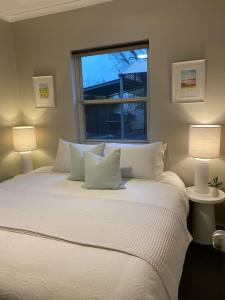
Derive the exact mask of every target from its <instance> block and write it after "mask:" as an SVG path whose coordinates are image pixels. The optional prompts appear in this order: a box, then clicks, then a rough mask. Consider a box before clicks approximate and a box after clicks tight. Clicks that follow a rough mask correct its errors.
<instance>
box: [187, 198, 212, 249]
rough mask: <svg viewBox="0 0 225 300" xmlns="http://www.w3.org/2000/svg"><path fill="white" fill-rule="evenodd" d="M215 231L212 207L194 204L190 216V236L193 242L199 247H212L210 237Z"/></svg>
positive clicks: (210, 205)
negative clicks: (199, 245)
mask: <svg viewBox="0 0 225 300" xmlns="http://www.w3.org/2000/svg"><path fill="white" fill-rule="evenodd" d="M215 230H216V224H215V207H214V205H213V204H200V203H194V206H193V216H192V236H193V240H194V242H196V243H198V244H201V245H212V235H213V231H215Z"/></svg>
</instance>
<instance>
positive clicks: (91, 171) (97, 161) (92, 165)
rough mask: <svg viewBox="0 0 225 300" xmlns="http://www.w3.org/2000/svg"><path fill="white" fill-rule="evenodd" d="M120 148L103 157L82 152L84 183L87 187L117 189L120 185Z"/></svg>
mask: <svg viewBox="0 0 225 300" xmlns="http://www.w3.org/2000/svg"><path fill="white" fill-rule="evenodd" d="M120 152H121V150H120V149H117V150H114V151H113V152H111V153H110V154H108V155H107V156H105V157H102V156H99V155H96V154H94V153H90V152H86V153H85V154H84V169H85V184H84V187H85V188H87V189H113V190H116V189H119V188H120V185H121V171H120Z"/></svg>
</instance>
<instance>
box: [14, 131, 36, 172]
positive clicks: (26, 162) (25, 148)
mask: <svg viewBox="0 0 225 300" xmlns="http://www.w3.org/2000/svg"><path fill="white" fill-rule="evenodd" d="M12 130H13V144H14V149H15V151H17V152H20V154H21V173H23V174H24V173H27V172H31V171H32V170H33V161H32V150H34V149H36V135H35V128H34V127H33V126H20V127H13V129H12Z"/></svg>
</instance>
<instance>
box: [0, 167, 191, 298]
mask: <svg viewBox="0 0 225 300" xmlns="http://www.w3.org/2000/svg"><path fill="white" fill-rule="evenodd" d="M67 176H68V174H58V173H52V172H50V171H49V170H48V169H42V172H41V171H39V172H34V173H32V174H29V175H24V176H18V177H16V178H14V179H13V180H10V181H8V182H5V183H3V184H1V185H0V200H1V202H0V203H4V200H7V198H8V200H10V197H11V199H12V200H13V201H14V202H13V205H12V206H11V207H10V209H9V210H8V213H7V212H6V211H7V208H9V207H8V206H7V204H5V209H6V210H5V212H6V215H9V217H10V213H9V212H10V211H12V210H13V207H15V209H14V211H12V213H11V216H12V217H13V216H14V217H15V218H16V217H17V216H18V210H17V209H19V208H20V209H21V207H20V206H21V205H22V203H23V201H22V199H21V198H24V199H25V198H26V201H27V200H28V201H29V199H28V198H29V197H32V195H33V199H32V200H31V203H33V204H32V205H28V204H27V206H25V207H26V208H27V212H24V210H25V208H23V209H22V210H20V213H21V211H22V212H23V213H22V214H21V220H24V219H26V213H27V215H29V217H31V216H32V215H33V216H34V218H33V219H34V220H35V222H34V224H36V225H37V223H38V219H42V217H41V214H40V213H41V209H40V207H39V205H42V208H43V209H44V208H45V210H46V209H47V210H48V213H47V215H48V216H51V213H52V216H54V223H56V221H57V216H58V221H59V222H62V219H61V218H60V214H57V213H54V212H56V211H58V210H59V208H60V205H61V208H63V205H64V203H65V202H66V201H67V202H68V201H71V202H72V201H73V197H76V198H74V200H75V199H78V198H79V199H82V198H83V200H84V202H85V201H87V202H88V201H90V200H94V198H96V201H97V202H99V203H102V205H101V206H102V207H103V206H104V205H105V203H106V202H107V203H109V205H110V204H112V207H114V203H117V204H116V206H115V207H114V209H117V208H118V207H121V210H122V211H123V210H124V208H123V209H122V207H123V206H124V204H126V205H128V207H129V206H130V205H131V207H135V206H136V207H137V208H138V207H142V206H143V207H146V211H147V210H148V208H149V211H150V208H151V207H152V208H154V209H159V210H160V207H161V210H163V211H167V212H169V213H171V214H172V215H174V216H176V217H177V218H178V219H179V220H180V221H181V223H185V218H186V214H187V200H186V197H185V194H184V191H183V190H182V189H181V188H180V189H178V187H176V186H174V185H171V184H167V183H160V182H155V181H149V180H130V181H128V182H127V183H126V186H127V188H126V189H125V190H118V191H94V190H85V189H83V188H82V187H81V185H82V183H79V182H70V181H67V180H66V177H67ZM167 177H168V181H170V180H169V178H170V179H171V174H168V176H167ZM163 181H164V182H166V181H167V179H166V176H164V178H163ZM172 181H173V184H174V177H173V179H172ZM178 181H179V180H178V179H177V182H178ZM179 186H180V187H181V185H180V183H179ZM12 190H13V192H12ZM31 192H32V194H31ZM15 193H16V197H17V201H18V207H16V203H17V201H16V202H15V196H14V194H15ZM12 194H13V197H12ZM56 194H57V196H56ZM26 195H27V196H26ZM40 195H42V197H41V200H40V201H38V198H39V199H40ZM54 195H55V196H54ZM59 195H61V196H59ZM66 195H67V196H66ZM68 195H69V197H68ZM71 196H73V197H71ZM3 198H5V199H3ZM45 199H51V201H50V203H51V205H52V212H51V211H50V209H49V205H45V203H44V202H43V201H44V200H45ZM54 199H55V202H54ZM56 199H57V201H56ZM97 199H100V200H97ZM115 200H122V201H116V202H115ZM46 201H47V200H46ZM60 201H62V203H60ZM124 201H125V202H124ZM9 202H10V201H9ZM128 202H129V203H131V204H128ZM132 202H139V203H140V204H141V203H143V205H140V204H138V203H134V204H133V206H132ZM31 203H30V204H31ZM72 203H73V202H72ZM93 203H94V202H93ZM120 203H122V204H120ZM54 205H55V207H54ZM126 205H125V207H126ZM67 206H69V205H67ZM117 206H118V207H117ZM3 207H4V205H3V204H2V208H3ZM72 207H73V205H72V206H71V212H72ZM87 207H88V206H87ZM116 207H117V208H116ZM32 208H34V211H32ZM54 209H55V211H54ZM132 209H133V208H132ZM61 210H62V211H63V209H61ZM137 210H138V209H137ZM93 211H94V210H93ZM2 212H4V211H2ZM102 212H103V214H104V213H105V212H106V210H104V209H103V211H102ZM67 213H68V212H67ZM62 214H63V213H62ZM89 214H90V212H89ZM93 214H94V212H93ZM142 214H143V215H144V213H143V212H142ZM6 215H5V216H6ZM124 215H125V210H124ZM137 215H138V213H137ZM5 216H4V215H3V214H2V218H1V219H2V222H3V221H4V222H3V224H1V223H0V225H7V224H9V225H10V224H11V225H12V224H14V223H13V221H14V220H13V219H11V220H8V219H7V218H6V217H5ZM44 216H46V211H45V213H43V219H44ZM55 216H56V218H55ZM75 216H76V214H75ZM37 217H38V218H37ZM15 218H14V219H15ZM70 218H71V216H70ZM50 219H51V218H50ZM90 219H91V218H90ZM115 219H116V220H117V221H118V220H119V219H117V218H115ZM21 220H20V222H21ZM40 221H41V220H40ZM70 221H71V220H70ZM83 221H84V220H83ZM163 221H164V220H162V223H163ZM0 222H1V221H0ZM7 222H8V223H7ZM25 223H26V222H25ZM68 223H69V224H71V222H68ZM86 223H88V215H87V219H86ZM29 224H31V225H32V222H30V223H29ZM40 224H41V222H40ZM88 224H89V226H91V224H92V225H93V223H91V222H90V223H88ZM53 225H54V224H53ZM59 225H60V224H58V226H56V224H55V225H54V226H53V228H55V227H58V230H59V231H60V228H61V229H62V228H64V231H63V232H64V233H63V234H65V233H66V232H71V230H70V231H66V229H65V227H66V226H65V224H62V226H59ZM74 225H75V226H77V227H78V225H81V226H85V224H81V223H79V222H78V223H77V222H74ZM118 225H120V226H122V223H121V224H118ZM26 226H27V225H26ZM120 226H118V227H117V228H118V230H119V231H122V230H121V228H122V227H120ZM9 227H10V226H9ZM13 227H16V224H15V225H14V226H13ZM28 227H29V226H28ZM49 227H51V226H49ZM37 228H38V226H36V227H35V226H34V227H33V229H34V231H39V232H42V231H43V230H44V229H43V228H42V229H41V230H40V229H39V230H38V229H37ZM174 228H175V229H176V226H175V227H174ZM23 229H26V228H23ZM27 229H28V230H29V229H30V230H32V228H27ZM75 229H77V228H75ZM92 229H93V228H90V232H92ZM48 230H49V229H47V232H45V233H46V234H49V233H50V235H55V234H53V233H51V232H48ZM182 230H183V232H182ZM182 230H178V229H176V230H175V232H173V233H172V235H174V236H175V237H176V235H178V236H177V240H178V244H177V245H174V253H173V256H174V254H175V257H176V254H177V255H178V256H177V257H178V261H177V264H179V266H178V268H177V266H176V263H174V262H173V263H174V267H173V266H172V268H173V270H170V272H173V271H174V272H175V273H174V278H175V277H178V278H179V277H180V274H179V273H180V270H181V268H182V263H183V259H184V255H185V253H180V249H181V248H182V247H183V248H182V249H183V250H182V251H183V252H185V250H184V249H186V247H187V243H188V242H187V239H185V238H184V237H187V232H186V229H185V226H184V227H182ZM72 231H73V230H72ZM74 231H76V230H74ZM77 232H79V230H78V231H77ZM42 233H43V232H42ZM119 233H120V232H118V236H119ZM60 234H61V235H62V232H61V233H60ZM60 234H59V233H56V235H60ZM86 234H88V231H87V233H86ZM111 234H112V233H111ZM116 236H117V235H115V237H116ZM154 236H156V233H154ZM167 236H168V233H167ZM59 237H60V236H59ZM90 237H91V235H90V236H89V238H90ZM159 237H160V235H159ZM61 238H65V236H63V235H62V236H61ZM123 238H124V236H123ZM164 238H166V236H165V237H164ZM160 239H161V240H160V241H159V242H160V243H163V241H162V236H161V237H160ZM70 240H71V238H70ZM140 240H141V239H140ZM182 241H183V242H182ZM75 242H79V241H78V240H75ZM0 243H1V248H2V249H1V251H0V268H1V269H0V298H2V299H24V300H25V299H27V300H28V299H29V300H31V299H38V300H41V299H43V300H45V299H46V300H47V299H48V300H51V299H56V300H57V299H61V300H62V299H63V300H64V299H68V300H69V299H157V300H160V299H168V296H167V291H166V289H168V285H169V284H168V282H167V283H166V285H167V286H166V288H165V287H164V285H165V282H163V280H162V278H160V276H161V277H162V274H160V272H159V270H156V269H157V268H155V267H156V266H154V267H153V266H152V265H151V264H149V263H147V262H146V261H145V260H143V259H141V258H140V257H141V256H140V257H139V258H138V257H135V256H132V255H128V254H125V253H121V252H117V251H112V250H106V249H97V248H95V247H86V246H80V245H77V244H67V243H64V242H62V241H55V240H54V241H53V240H46V239H43V238H41V237H34V236H27V235H22V234H19V233H15V232H7V231H0ZM179 243H180V244H179ZM89 244H93V243H89ZM3 245H4V246H3ZM95 245H96V243H95ZM100 246H101V245H100ZM102 246H106V248H107V244H106V245H102ZM180 246H181V247H180ZM111 248H113V247H111ZM131 248H132V247H131ZM150 248H151V247H150ZM28 249H29V250H28ZM115 250H116V247H115ZM118 250H120V249H118ZM122 250H124V249H122ZM125 252H126V251H125ZM127 252H128V253H131V254H134V253H132V250H130V252H129V251H127ZM142 258H144V257H142ZM146 260H147V259H146ZM170 267H171V266H170ZM164 281H165V280H164ZM171 282H173V278H171ZM173 288H174V290H172V291H171V288H170V287H169V290H170V294H171V295H173V296H172V297H173V298H172V300H173V299H176V295H177V290H176V287H173Z"/></svg>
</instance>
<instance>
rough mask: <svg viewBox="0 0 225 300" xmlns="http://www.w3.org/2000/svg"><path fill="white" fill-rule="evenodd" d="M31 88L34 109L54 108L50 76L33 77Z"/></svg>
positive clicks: (51, 78)
mask: <svg viewBox="0 0 225 300" xmlns="http://www.w3.org/2000/svg"><path fill="white" fill-rule="evenodd" d="M33 87H34V94H35V105H36V107H38V108H41V107H55V101H54V88H53V77H52V76H39V77H33Z"/></svg>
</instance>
